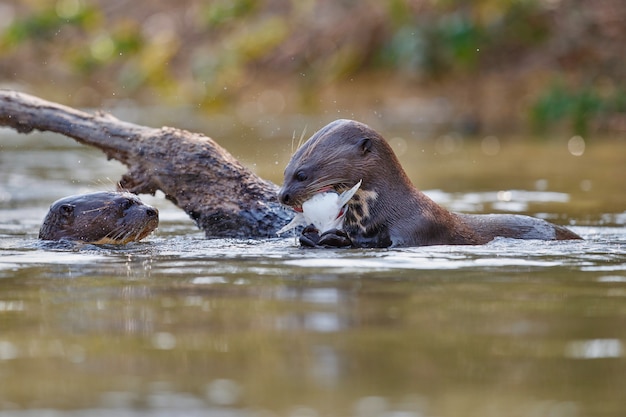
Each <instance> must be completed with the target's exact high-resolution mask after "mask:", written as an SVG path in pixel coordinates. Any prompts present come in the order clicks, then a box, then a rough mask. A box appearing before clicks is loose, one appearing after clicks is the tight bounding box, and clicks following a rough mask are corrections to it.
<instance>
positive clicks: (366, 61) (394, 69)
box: [0, 0, 626, 133]
mask: <svg viewBox="0 0 626 417" xmlns="http://www.w3.org/2000/svg"><path fill="white" fill-rule="evenodd" d="M571 1H573V0H561V2H545V1H540V0H479V1H461V0H437V1H434V0H433V1H419V0H390V1H386V2H380V1H378V0H363V1H362V2H353V1H349V0H338V1H336V2H328V1H316V0H275V1H269V0H265V1H258V0H213V1H208V2H205V1H200V0H183V1H180V2H154V3H152V2H134V1H132V0H126V1H124V0H119V1H116V2H109V1H106V0H100V1H95V0H94V1H86V0H58V1H46V0H28V1H26V2H20V1H18V0H13V1H9V2H7V3H6V4H5V6H4V7H5V9H4V10H11V11H12V12H13V13H11V14H7V16H6V17H5V18H4V20H3V19H2V17H0V59H2V62H3V65H2V66H1V67H0V76H1V77H2V78H3V79H4V80H5V81H9V82H10V81H11V80H19V81H20V82H26V83H28V84H30V85H36V86H38V88H44V87H43V86H47V87H48V88H50V89H55V88H56V89H57V90H59V91H68V90H71V91H73V92H72V94H71V97H72V100H73V102H71V103H70V104H80V105H85V104H86V105H99V103H100V102H101V101H102V98H103V97H115V98H132V99H135V100H137V101H139V102H140V103H142V102H143V103H146V102H154V101H155V100H158V101H159V102H161V103H166V104H167V103H169V104H190V103H191V104H193V105H196V106H200V107H205V108H222V109H223V108H224V106H228V105H230V104H232V103H236V102H237V101H238V100H240V99H241V97H242V96H245V95H246V94H247V92H248V91H250V89H251V88H253V87H254V86H255V85H256V84H258V83H266V84H267V83H270V84H271V83H274V84H275V85H277V86H279V88H283V89H288V90H290V91H293V92H294V95H295V96H297V97H299V100H300V101H299V104H300V106H301V107H303V108H306V107H307V106H313V105H314V103H315V102H316V100H315V95H316V94H318V92H319V91H320V90H322V89H323V88H324V87H326V86H330V85H336V84H338V83H342V82H345V81H346V80H353V79H354V77H358V76H360V75H363V74H368V75H369V76H372V75H374V76H379V77H380V78H381V79H382V80H386V82H391V80H392V79H394V80H405V81H407V82H410V83H413V85H416V86H424V85H426V86H427V85H429V83H430V84H432V85H438V84H439V83H442V82H447V81H449V80H455V79H462V80H465V82H466V83H467V88H468V89H476V85H472V84H473V83H478V82H479V80H480V79H481V77H482V78H486V77H488V76H489V74H494V73H504V74H506V73H507V71H508V72H520V71H521V70H523V69H524V67H525V66H528V67H530V68H532V65H527V64H526V62H525V60H526V61H529V62H530V61H532V60H531V59H530V58H528V57H529V56H533V54H535V55H539V54H537V52H536V51H542V48H543V49H545V51H544V52H543V53H544V55H548V54H551V53H553V52H554V51H553V50H552V49H550V48H552V45H554V44H556V45H559V48H560V49H559V50H558V53H559V54H560V55H562V57H561V56H559V57H556V59H552V58H551V59H552V61H551V62H556V64H550V65H553V67H552V68H551V70H553V71H556V72H558V71H561V70H566V71H570V70H572V71H574V72H576V71H579V70H580V71H579V72H580V73H581V74H582V75H581V76H580V78H582V79H588V78H589V77H586V75H585V74H586V72H589V71H605V72H606V74H605V75H606V76H607V77H609V78H611V79H612V80H613V82H615V83H623V82H626V79H625V78H626V77H623V78H620V75H619V74H620V73H623V66H621V61H620V60H619V59H613V60H611V56H612V55H611V54H610V52H611V51H610V50H608V49H607V50H608V53H607V54H606V55H607V56H608V57H609V58H606V59H604V61H599V60H598V59H597V56H595V55H593V54H591V53H589V52H588V49H581V48H580V47H578V46H576V44H574V43H567V42H565V41H564V40H559V42H560V43H559V42H555V41H554V39H555V37H559V36H565V37H564V39H565V40H567V39H569V38H567V36H569V35H568V34H567V33H565V32H567V31H566V30H565V29H567V28H568V26H567V24H568V23H567V22H568V20H567V19H566V18H567V16H568V15H567V13H570V8H568V6H570V4H569V3H568V2H571ZM576 12H577V15H576V17H577V18H578V19H579V20H581V19H582V18H581V16H582V17H585V18H586V19H592V18H594V16H595V15H594V14H590V13H587V14H585V12H584V10H578V11H576ZM561 15H563V16H561ZM624 16H625V17H626V13H624ZM583 23H584V22H583ZM592 23H598V22H592ZM587 26H589V27H592V26H591V25H587ZM587 26H585V25H583V24H581V25H580V27H587ZM580 27H579V28H578V29H577V30H579V31H580ZM602 27H604V26H602ZM563 33H565V35H563ZM577 35H580V33H577ZM615 36H617V38H619V36H618V35H615ZM617 38H616V39H617ZM585 39H587V38H585ZM589 39H591V38H589ZM601 41H602V39H599V40H598V44H602V45H604V44H606V42H605V43H604V44H603V43H601ZM625 41H626V40H625ZM563 45H565V46H563ZM619 45H622V46H623V43H621V44H619V43H618V46H617V47H616V48H617V49H619V48H620V46H619ZM614 55H615V54H613V56H614ZM571 57H573V58H571ZM559 59H561V61H562V62H564V63H568V64H567V65H569V67H566V65H561V63H560V62H561V61H559ZM594 59H595V61H594ZM572 62H573V64H572ZM603 63H607V64H606V65H604V64H603ZM585 65H586V66H585ZM32 68H37V71H32ZM620 68H621V70H620ZM533 71H536V69H531V70H529V72H528V76H527V78H528V79H531V78H532V74H533ZM620 71H621V72H620ZM389 75H392V76H393V77H389ZM596 75H597V74H596ZM468 80H469V81H468ZM543 85H544V86H545V87H546V90H545V91H539V92H530V93H531V94H533V97H535V98H534V99H533V101H531V103H530V105H529V106H528V112H529V113H530V120H531V121H532V125H533V126H534V127H535V128H536V129H538V130H546V129H549V128H550V127H551V126H553V125H558V124H560V123H561V122H562V120H565V119H568V120H571V126H572V129H573V130H574V131H576V132H578V133H581V132H584V131H588V130H589V129H590V123H591V121H592V119H593V118H595V117H597V116H598V115H604V114H606V113H607V112H618V113H619V112H623V106H624V105H623V101H624V98H623V93H619V94H618V93H614V94H613V95H611V96H610V97H606V96H605V95H602V94H599V93H597V92H596V91H595V90H594V89H593V88H574V89H572V88H571V87H570V85H571V84H562V85H557V84H554V85H551V84H543ZM416 91H419V90H416ZM472 91H473V90H472ZM621 91H623V90H621ZM450 99H451V100H453V97H452V98H450ZM520 99H521V98H520ZM620 103H622V104H620ZM479 104H480V103H476V105H479Z"/></svg>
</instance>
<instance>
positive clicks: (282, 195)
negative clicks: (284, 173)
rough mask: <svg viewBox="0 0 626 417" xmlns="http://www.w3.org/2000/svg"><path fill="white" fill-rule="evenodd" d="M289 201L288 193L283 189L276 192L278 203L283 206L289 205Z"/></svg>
mask: <svg viewBox="0 0 626 417" xmlns="http://www.w3.org/2000/svg"><path fill="white" fill-rule="evenodd" d="M289 200H291V196H290V195H289V193H288V192H287V191H286V190H285V189H284V188H281V189H280V190H279V191H278V201H280V202H281V203H283V204H287V205H288V204H289Z"/></svg>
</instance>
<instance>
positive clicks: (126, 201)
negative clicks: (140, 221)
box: [122, 200, 135, 210]
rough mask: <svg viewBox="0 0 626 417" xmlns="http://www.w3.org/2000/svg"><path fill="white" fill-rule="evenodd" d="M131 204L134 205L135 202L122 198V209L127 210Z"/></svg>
mask: <svg viewBox="0 0 626 417" xmlns="http://www.w3.org/2000/svg"><path fill="white" fill-rule="evenodd" d="M133 205H135V202H134V201H133V200H124V202H123V203H122V208H123V209H124V210H128V209H129V208H131V207H132V206H133Z"/></svg>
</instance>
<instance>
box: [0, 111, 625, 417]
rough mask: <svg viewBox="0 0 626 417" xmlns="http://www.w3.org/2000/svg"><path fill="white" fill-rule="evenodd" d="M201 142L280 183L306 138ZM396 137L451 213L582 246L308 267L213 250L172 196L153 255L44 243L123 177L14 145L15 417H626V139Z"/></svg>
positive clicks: (406, 255)
mask: <svg viewBox="0 0 626 417" xmlns="http://www.w3.org/2000/svg"><path fill="white" fill-rule="evenodd" d="M322 124H323V122H319V125H315V126H309V127H308V130H309V134H310V133H312V131H313V130H315V129H316V128H318V127H321V126H322ZM212 129H214V130H212ZM205 130H206V131H207V132H211V133H212V134H213V136H214V137H215V138H216V139H217V140H218V141H219V142H220V143H221V144H222V145H224V146H225V147H226V148H228V149H229V150H231V151H232V152H233V153H234V154H235V155H236V156H237V157H238V158H241V159H242V160H243V161H244V162H245V163H246V164H248V165H249V166H253V167H254V168H255V169H256V170H257V172H259V173H260V174H261V175H262V176H264V177H266V178H270V179H272V180H274V181H276V182H280V181H281V175H282V169H283V167H284V164H285V163H286V161H287V160H288V158H289V153H290V151H291V146H292V145H291V136H292V132H291V131H288V132H286V131H285V130H286V129H283V131H263V132H261V130H260V129H245V130H233V129H232V126H230V125H229V126H226V127H225V126H222V125H216V126H213V128H209V127H207V128H206V129H205ZM213 132H215V133H213ZM300 133H301V131H297V132H296V136H299V135H300ZM385 133H387V132H385ZM387 136H388V137H389V138H390V139H391V140H392V143H393V144H394V147H395V148H396V150H397V151H398V153H399V154H401V158H402V161H403V163H404V165H405V166H406V167H407V170H408V171H409V174H410V176H411V178H412V179H413V180H414V182H415V183H416V184H418V185H419V186H420V187H421V188H422V189H424V190H428V191H429V194H430V195H432V196H433V198H435V199H436V200H437V201H439V202H441V203H442V204H445V205H446V206H448V207H451V208H452V209H454V210H459V211H468V212H497V211H509V212H521V213H529V214H532V215H537V216H540V217H544V218H547V219H550V220H552V221H555V222H558V223H561V224H572V225H573V229H574V230H575V231H576V232H578V233H580V234H581V235H583V236H584V237H585V238H586V240H585V241H580V242H579V241H576V242H536V241H514V240H496V241H494V242H492V243H490V244H488V245H485V246H480V247H449V246H440V247H429V248H406V249H396V250H302V249H300V248H298V247H297V246H296V245H295V242H294V240H293V239H292V238H286V239H276V240H271V241H236V240H206V239H204V237H203V234H202V233H201V232H200V231H198V230H197V229H196V228H195V226H194V225H193V223H192V222H191V221H190V220H189V219H187V218H186V216H185V214H184V213H182V211H180V210H178V209H176V208H175V207H173V206H172V205H171V204H170V203H168V202H167V201H165V200H164V199H162V198H161V197H159V196H157V197H149V198H144V200H146V201H148V202H150V203H152V204H154V205H156V206H158V208H159V210H160V212H161V226H160V228H159V231H158V233H157V234H156V235H153V236H152V237H150V238H149V239H147V240H146V241H145V242H141V243H137V244H131V245H128V246H126V247H121V248H116V247H110V246H106V247H96V246H90V245H85V246H82V247H71V246H65V247H62V246H58V245H53V244H42V243H40V242H38V241H37V239H36V235H37V231H38V228H39V224H40V222H41V220H42V218H43V216H44V214H45V212H46V210H47V207H48V205H49V204H50V203H51V202H52V201H53V200H55V199H57V198H59V197H62V196H65V195H69V194H75V193H79V192H84V191H95V190H102V189H111V188H112V187H113V184H114V182H115V181H116V180H117V179H118V178H119V176H120V174H121V173H123V167H122V166H120V165H119V164H117V163H114V162H107V161H106V160H105V158H104V157H103V156H102V154H100V153H99V151H92V150H90V149H87V148H85V147H82V146H80V145H76V144H74V143H73V141H71V140H70V139H66V138H63V137H61V136H53V135H41V134H37V135H30V136H17V135H14V134H13V133H12V132H11V131H8V130H2V131H0V149H1V153H0V410H4V411H0V416H4V415H16V416H26V415H28V416H30V415H33V416H35V415H37V416H39V415H48V416H61V415H87V416H100V415H113V414H114V415H119V416H127V415H128V416H135V415H159V416H172V415H191V416H195V415H219V416H294V417H296V416H297V417H300V416H302V417H316V416H363V417H374V416H406V417H412V416H415V417H418V416H433V417H434V416H442V417H447V416H450V417H453V416H477V417H478V416H480V417H488V416H622V415H624V414H626V400H625V398H626V394H625V391H624V386H625V385H626V229H625V228H624V224H625V223H626V211H625V210H626V182H625V180H624V178H625V175H626V143H623V142H616V141H610V140H608V141H603V142H596V143H594V142H592V143H587V144H586V145H587V146H586V148H585V150H584V153H583V154H582V155H581V156H574V155H572V153H571V151H572V150H573V151H574V152H576V149H575V148H574V149H572V148H571V147H570V149H569V150H568V138H564V139H563V140H558V139H557V140H554V141H553V142H551V144H549V145H542V144H540V143H538V142H532V143H530V144H524V143H522V142H520V141H516V140H507V141H499V142H497V145H498V146H497V148H498V149H497V151H498V152H497V154H495V155H492V154H493V153H494V149H495V148H494V141H493V139H489V140H486V141H480V140H478V141H473V142H470V141H461V140H459V139H458V138H454V137H443V138H440V139H439V140H438V141H436V142H426V141H423V140H420V138H419V135H418V134H416V133H415V132H411V131H410V130H406V131H403V132H393V133H390V134H387ZM570 145H571V143H570ZM44 413H45V414H44Z"/></svg>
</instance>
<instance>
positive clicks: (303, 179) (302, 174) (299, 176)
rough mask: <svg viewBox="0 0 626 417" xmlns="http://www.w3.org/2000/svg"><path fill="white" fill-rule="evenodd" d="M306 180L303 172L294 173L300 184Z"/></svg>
mask: <svg viewBox="0 0 626 417" xmlns="http://www.w3.org/2000/svg"><path fill="white" fill-rule="evenodd" d="M307 178H308V176H307V175H306V174H305V173H304V171H298V172H296V180H298V181H300V182H302V181H306V179H307Z"/></svg>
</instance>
